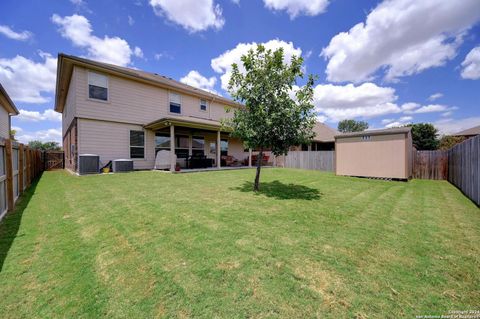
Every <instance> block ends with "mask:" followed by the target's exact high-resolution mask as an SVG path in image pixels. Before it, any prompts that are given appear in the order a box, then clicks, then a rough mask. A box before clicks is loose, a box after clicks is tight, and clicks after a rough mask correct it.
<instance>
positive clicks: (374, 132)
mask: <svg viewBox="0 0 480 319" xmlns="http://www.w3.org/2000/svg"><path fill="white" fill-rule="evenodd" d="M411 130H412V128H411V127H396V128H389V129H382V130H370V131H362V132H351V133H343V134H339V135H335V139H337V138H343V137H355V136H372V135H389V134H400V133H408V132H410V131H411Z"/></svg>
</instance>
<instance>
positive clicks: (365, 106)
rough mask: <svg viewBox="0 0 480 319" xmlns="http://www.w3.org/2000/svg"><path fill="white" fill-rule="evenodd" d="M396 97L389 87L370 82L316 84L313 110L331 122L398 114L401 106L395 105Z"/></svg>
mask: <svg viewBox="0 0 480 319" xmlns="http://www.w3.org/2000/svg"><path fill="white" fill-rule="evenodd" d="M396 99H397V96H396V95H395V90H394V89H393V88H390V87H379V86H377V85H376V84H374V83H363V84H362V85H359V86H355V85H353V84H347V85H344V86H342V85H332V84H319V85H317V86H316V87H315V89H314V104H315V106H316V110H317V112H319V113H323V114H325V115H326V116H328V117H329V118H330V119H332V120H334V121H340V120H343V119H346V118H355V117H362V118H370V117H375V116H380V115H385V114H390V113H400V112H401V108H400V107H399V106H398V105H397V104H395V100H396Z"/></svg>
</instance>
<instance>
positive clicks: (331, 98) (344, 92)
mask: <svg viewBox="0 0 480 319" xmlns="http://www.w3.org/2000/svg"><path fill="white" fill-rule="evenodd" d="M296 88H297V87H295V88H294V90H296ZM397 98H398V97H397V96H396V94H395V89H393V88H391V87H380V86H378V85H376V84H374V83H371V82H367V83H363V84H361V85H358V86H355V85H354V84H351V83H350V84H346V85H333V84H319V85H317V86H316V87H315V88H314V104H315V107H316V111H317V112H318V114H323V115H326V116H327V117H328V118H329V119H331V120H333V121H340V120H343V119H351V118H364V119H368V118H373V117H377V116H382V115H387V114H399V113H403V114H419V113H431V112H445V111H452V110H455V109H457V108H456V107H449V106H446V105H440V104H430V105H421V104H419V103H414V102H409V103H403V104H397V102H396V101H397ZM412 119H413V118H412V116H410V115H404V116H402V117H400V118H399V119H395V118H386V119H383V120H382V121H381V123H382V124H383V125H388V127H391V126H398V125H399V123H400V124H406V123H408V122H410V121H411V120H412Z"/></svg>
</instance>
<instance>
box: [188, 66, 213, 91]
mask: <svg viewBox="0 0 480 319" xmlns="http://www.w3.org/2000/svg"><path fill="white" fill-rule="evenodd" d="M180 82H182V83H185V84H188V85H191V86H193V87H196V88H199V89H202V90H205V91H208V92H211V93H214V94H218V93H217V92H216V91H215V84H216V83H217V78H216V77H214V76H212V77H210V78H206V77H204V76H203V75H201V74H200V73H199V72H198V71H196V70H192V71H190V72H188V74H187V75H186V76H184V77H183V78H181V79H180Z"/></svg>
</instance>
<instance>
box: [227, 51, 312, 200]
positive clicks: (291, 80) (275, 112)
mask: <svg viewBox="0 0 480 319" xmlns="http://www.w3.org/2000/svg"><path fill="white" fill-rule="evenodd" d="M283 58H284V52H283V49H281V48H280V49H278V50H276V51H272V50H266V49H265V47H264V46H263V45H258V46H257V47H256V49H255V50H250V51H249V52H248V53H247V54H246V55H244V56H242V58H241V60H242V64H243V69H244V72H241V71H240V69H239V67H238V65H237V64H233V65H232V75H231V78H230V82H229V85H228V90H229V92H230V94H231V96H232V97H233V98H234V100H235V101H237V102H240V103H243V104H244V107H242V108H235V110H234V115H233V117H232V118H231V119H230V120H227V121H226V123H225V124H227V125H228V126H230V127H231V128H232V136H233V137H237V138H240V139H242V140H243V141H244V143H245V146H246V147H248V148H251V149H257V150H259V154H258V160H257V170H256V175H255V183H254V187H253V189H254V191H258V190H259V181H260V170H261V166H262V159H263V152H264V151H265V150H266V149H270V150H271V152H272V153H273V154H274V155H275V156H278V155H283V154H287V153H288V149H289V148H290V147H291V146H293V145H300V144H302V143H308V142H309V141H311V140H312V139H313V136H314V134H313V131H312V129H313V126H314V125H315V121H316V114H315V112H314V105H313V103H312V101H313V83H314V77H313V76H312V75H310V76H309V77H308V80H307V83H306V85H304V86H303V87H299V88H298V89H296V90H295V93H294V97H292V96H291V94H292V92H293V91H294V86H295V85H296V81H297V78H303V77H304V74H303V71H302V64H303V59H302V58H301V57H296V56H293V57H292V58H291V61H290V63H285V62H284V59H283Z"/></svg>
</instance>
